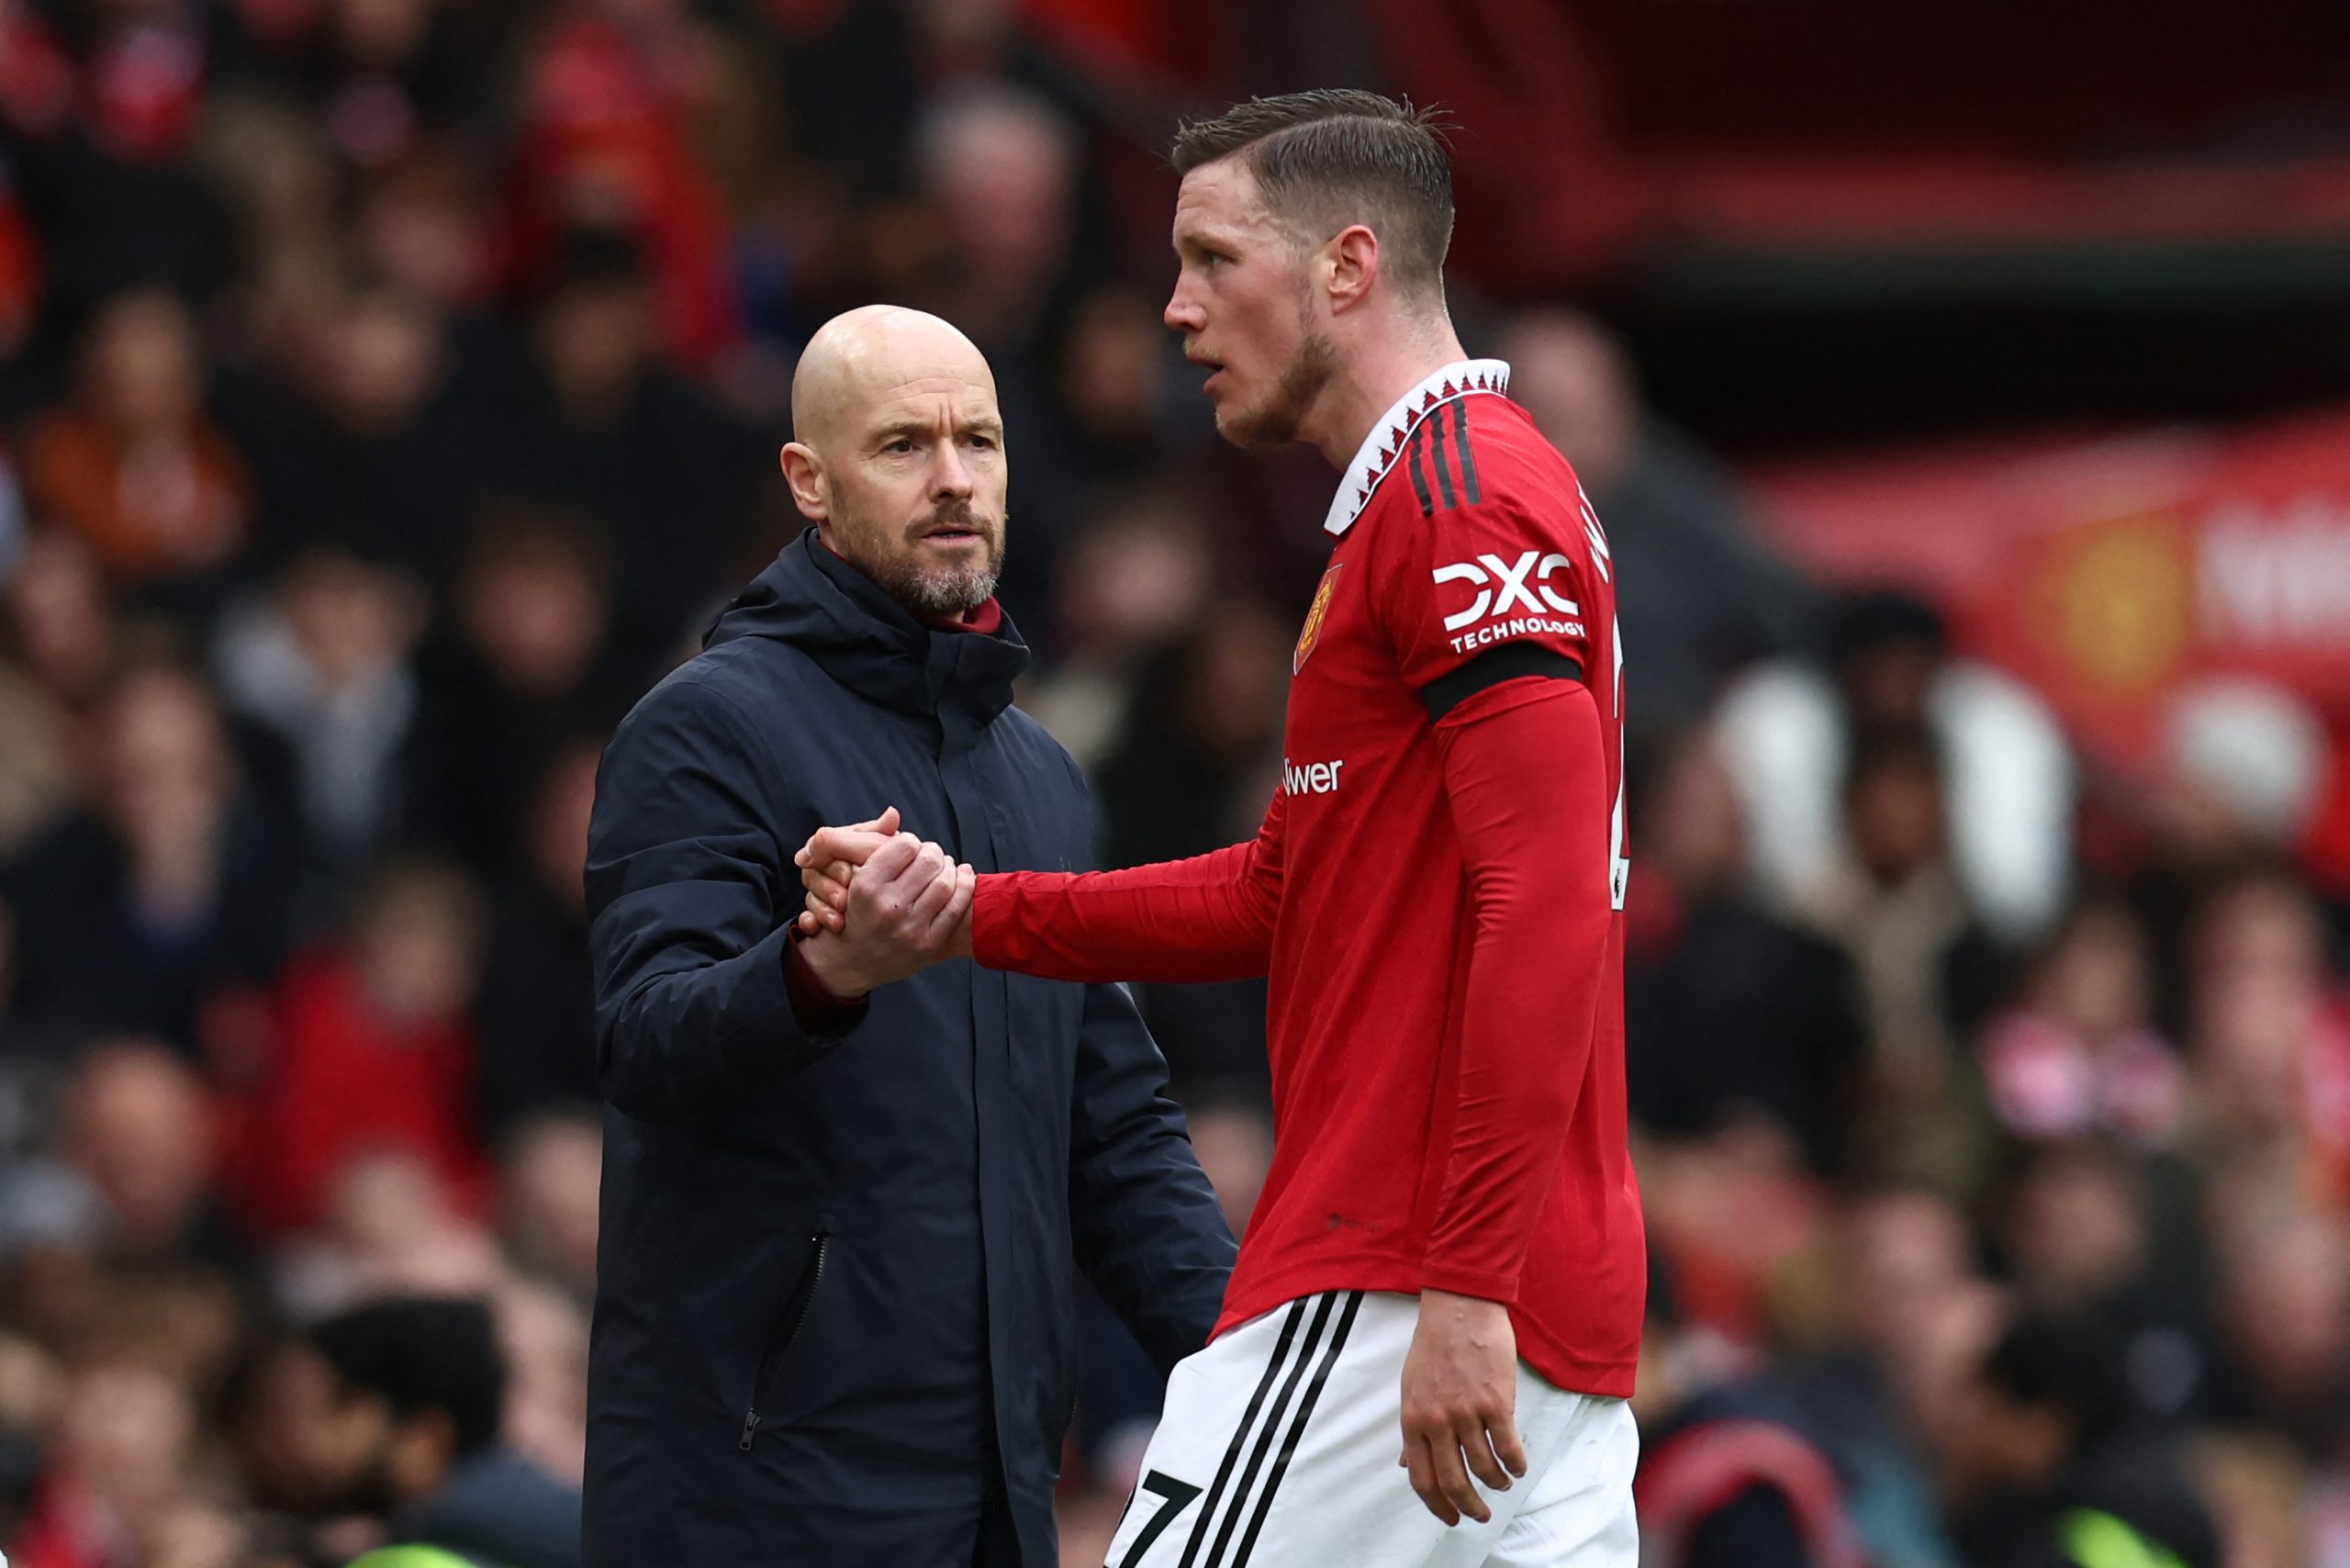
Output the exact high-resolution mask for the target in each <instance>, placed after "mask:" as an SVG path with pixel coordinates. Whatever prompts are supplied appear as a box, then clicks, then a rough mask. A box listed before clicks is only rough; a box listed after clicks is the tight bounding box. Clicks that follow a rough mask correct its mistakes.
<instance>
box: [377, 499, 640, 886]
mask: <svg viewBox="0 0 2350 1568" xmlns="http://www.w3.org/2000/svg"><path fill="white" fill-rule="evenodd" d="M451 598H452V600H453V602H452V603H451V604H450V605H449V610H450V611H451V613H450V615H449V617H448V624H447V625H446V626H444V627H443V628H442V630H441V632H440V633H439V634H438V635H436V636H435V637H434V638H433V639H432V641H431V643H429V644H427V646H426V648H425V651H424V655H423V656H422V658H421V660H420V676H421V680H422V690H421V693H420V697H421V708H422V711H421V715H420V722H419V724H418V726H417V729H416V731H415V733H414V735H413V738H412V739H411V741H410V744H409V745H408V756H407V761H406V768H407V784H406V788H407V793H408V801H407V814H408V827H409V830H410V831H411V832H412V833H413V834H416V835H417V836H419V837H420V838H422V839H424V840H425V841H426V842H429V843H431V844H435V845H438V846H442V847H444V848H446V849H447V850H448V851H449V852H450V853H452V854H453V855H455V856H456V857H458V858H460V859H461V860H463V861H464V863H465V864H466V865H467V866H468V867H470V868H472V869H474V870H475V871H476V873H478V874H479V875H482V876H485V877H498V876H504V875H507V874H509V873H510V872H513V871H516V870H518V869H525V868H532V867H534V866H535V863H536V857H535V854H534V851H533V849H532V846H531V844H530V843H529V841H528V838H527V836H526V834H527V831H528V829H529V827H530V824H531V823H534V822H535V821H536V819H535V818H534V817H532V815H531V814H530V810H531V806H532V796H533V794H534V793H535V792H537V791H538V790H540V789H541V788H542V785H543V780H544V779H545V778H547V775H548V769H549V768H550V767H552V766H554V762H555V760H556V758H557V756H558V755H559V753H560V752H561V750H562V748H563V747H564V745H565V743H566V742H568V741H570V740H572V739H573V738H575V737H576V736H578V735H581V734H601V733H603V732H604V731H605V730H607V729H608V728H609V725H610V719H611V716H612V713H613V711H615V709H616V707H617V706H619V705H620V701H621V698H620V693H621V691H622V690H623V689H624V688H625V686H626V685H627V683H626V682H625V681H623V680H621V679H619V678H617V677H616V675H615V672H614V671H612V670H611V668H610V645H609V644H608V642H607V638H606V633H607V631H608V629H609V627H610V623H611V619H612V602H611V586H610V565H609V562H608V560H607V558H606V553H605V551H604V549H603V547H602V545H601V543H600V541H599V539H598V537H597V534H596V531H595V529H594V527H593V525H592V524H591V523H590V522H589V521H588V520H587V519H585V518H582V517H580V516H577V515H576V514H573V513H569V512H565V511H563V510H555V509H549V508H543V507H537V506H532V505H529V504H525V503H509V504H504V505H501V506H499V507H498V508H496V509H494V510H491V511H490V512H489V513H488V514H487V515H486V516H485V517H484V518H483V519H482V521H481V526H480V528H479V530H478V532H476V534H475V536H474V538H473V540H472V542H471V543H469V545H468V546H467V548H466V551H465V553H464V558H463V560H462V562H461V563H460V565H459V566H458V570H457V574H456V577H455V581H454V582H453V585H452V593H451ZM583 853H584V852H583ZM567 875H568V876H569V877H570V879H571V880H572V881H574V882H576V881H577V880H578V868H577V866H576V865H575V866H574V867H573V868H571V870H570V871H569V872H568V873H567Z"/></svg>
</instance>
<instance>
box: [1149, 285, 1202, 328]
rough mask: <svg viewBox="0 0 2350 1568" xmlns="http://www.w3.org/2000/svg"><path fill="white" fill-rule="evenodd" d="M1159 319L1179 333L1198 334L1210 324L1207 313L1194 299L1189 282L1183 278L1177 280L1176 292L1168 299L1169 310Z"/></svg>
mask: <svg viewBox="0 0 2350 1568" xmlns="http://www.w3.org/2000/svg"><path fill="white" fill-rule="evenodd" d="M1159 319H1161V320H1163V321H1165V322H1166V323H1167V325H1168V326H1169V328H1171V329H1173V330H1176V331H1178V332H1196V331H1198V330H1201V329H1202V328H1203V327H1205V326H1206V325H1207V324H1208V323H1207V314H1206V312H1204V311H1203V310H1202V309H1201V308H1200V304H1199V301H1198V300H1197V299H1194V298H1193V297H1192V292H1191V289H1190V287H1189V280H1188V279H1187V278H1184V277H1181V276H1179V277H1177V278H1176V280H1175V292H1174V293H1172V294H1170V295H1169V296H1168V297H1167V309H1166V310H1165V312H1164V313H1163V314H1162V315H1161V316H1160V318H1159Z"/></svg>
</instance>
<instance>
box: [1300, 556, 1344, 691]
mask: <svg viewBox="0 0 2350 1568" xmlns="http://www.w3.org/2000/svg"><path fill="white" fill-rule="evenodd" d="M1345 565H1346V563H1345V562H1344V561H1341V562H1339V563H1338V565H1337V566H1333V567H1331V568H1330V569H1329V570H1328V571H1326V572H1325V573H1323V574H1322V586H1321V587H1320V588H1315V590H1314V608H1313V609H1311V610H1307V611H1306V612H1305V630H1304V631H1303V632H1300V633H1298V634H1297V652H1296V653H1295V654H1293V655H1291V657H1290V661H1289V672H1290V674H1292V675H1295V674H1297V673H1298V671H1300V670H1302V669H1304V667H1305V661H1306V660H1307V659H1308V658H1310V657H1311V656H1313V653H1314V644H1315V643H1316V642H1317V641H1319V640H1320V638H1321V636H1322V618H1323V617H1324V616H1326V615H1327V614H1329V613H1330V590H1331V589H1332V588H1336V587H1337V585H1338V571H1339V568H1340V567H1343V566H1345Z"/></svg>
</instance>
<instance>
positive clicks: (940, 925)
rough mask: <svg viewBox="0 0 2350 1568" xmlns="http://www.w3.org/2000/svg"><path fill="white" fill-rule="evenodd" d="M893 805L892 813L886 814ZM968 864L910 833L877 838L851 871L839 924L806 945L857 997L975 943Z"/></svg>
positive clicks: (838, 988)
mask: <svg viewBox="0 0 2350 1568" xmlns="http://www.w3.org/2000/svg"><path fill="white" fill-rule="evenodd" d="M887 815H888V813H885V820H886V818H887ZM972 885H973V878H972V872H971V868H969V867H968V866H960V865H957V864H956V862H955V860H954V858H953V857H950V856H949V855H948V854H947V853H946V851H945V850H943V849H941V848H939V846H936V845H935V844H925V843H923V841H922V840H921V839H918V838H916V837H915V836H914V835H913V834H910V833H899V834H890V836H889V837H888V838H886V839H883V840H882V841H881V842H880V843H879V844H878V845H877V846H874V847H873V848H872V850H871V853H870V854H869V855H868V856H867V858H866V859H865V861H864V863H863V864H862V865H861V866H859V867H858V868H856V875H855V876H853V877H852V878H850V879H849V885H848V888H847V890H846V897H845V901H844V908H843V910H842V912H841V913H842V916H843V918H842V922H841V924H840V927H839V928H838V929H837V930H829V931H824V932H822V933H819V934H818V935H813V936H811V937H810V938H809V939H808V941H807V942H806V943H804V944H803V945H802V947H801V951H802V952H803V953H804V954H805V955H806V956H807V959H808V968H809V969H810V970H811V972H812V973H813V974H814V975H815V977H816V979H817V980H818V981H819V982H820V983H822V986H823V988H824V989H825V990H826V991H831V992H832V993H833V994H834V996H837V997H839V998H841V999H842V1000H843V1001H854V1000H856V998H858V997H861V996H863V995H865V994H866V993H867V991H874V990H876V989H878V988H879V987H881V986H885V985H888V984H889V983H890V981H891V980H904V979H906V978H907V977H908V976H910V975H915V974H919V973H921V972H922V971H923V969H928V968H929V967H930V966H931V965H933V964H934V963H937V962H939V961H940V960H941V959H944V958H960V957H963V956H964V955H966V954H968V953H969V951H970V923H969V916H970V913H971V889H972Z"/></svg>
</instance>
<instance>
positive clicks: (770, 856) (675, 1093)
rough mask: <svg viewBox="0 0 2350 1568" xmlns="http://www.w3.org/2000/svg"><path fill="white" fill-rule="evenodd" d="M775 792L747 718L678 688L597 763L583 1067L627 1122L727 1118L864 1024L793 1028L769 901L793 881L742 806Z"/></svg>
mask: <svg viewBox="0 0 2350 1568" xmlns="http://www.w3.org/2000/svg"><path fill="white" fill-rule="evenodd" d="M774 777H776V768H775V766H774V763H773V761H772V759H771V758H769V757H768V756H767V754H766V752H765V749H764V748H763V747H761V746H759V745H758V743H757V742H756V740H755V737H754V734H753V732H752V731H751V729H750V726H749V721H748V719H747V718H746V716H744V714H742V713H741V712H740V711H738V710H737V709H736V708H735V707H734V706H733V703H732V702H731V701H730V700H728V699H727V698H725V697H724V696H722V694H720V693H719V692H718V691H717V690H715V689H713V688H711V687H710V686H707V685H705V684H702V683H700V682H697V681H692V680H677V681H672V682H670V683H669V684H668V685H666V686H664V687H662V688H660V689H657V690H656V691H655V692H654V693H653V695H651V696H650V697H648V698H647V699H646V700H644V702H643V704H642V705H640V706H639V707H638V709H637V711H635V712H633V713H632V714H631V715H630V716H629V718H628V720H627V722H624V723H623V724H622V725H621V729H620V731H619V733H618V734H615V735H614V736H613V737H612V743H611V745H610V747H608V748H607V749H606V751H605V754H604V762H603V767H602V768H601V769H600V770H599V774H598V776H597V781H596V809H595V815H594V817H593V819H592V820H591V823H590V825H589V828H588V870H587V888H588V918H589V926H588V946H589V949H590V952H591V954H592V956H593V958H594V962H595V969H596V1043H597V1064H598V1074H599V1079H600V1081H601V1082H602V1085H603V1090H604V1095H605V1098H606V1099H608V1100H610V1102H611V1103H612V1104H613V1105H615V1106H616V1107H618V1108H619V1109H620V1110H621V1111H623V1112H625V1113H627V1114H630V1115H632V1116H635V1117H638V1118H639V1119H641V1120H644V1121H651V1122H677V1121H686V1120H691V1119H693V1118H695V1117H697V1116H699V1115H703V1114H713V1113H716V1112H719V1111H722V1110H725V1109H727V1108H729V1107H731V1106H735V1105H739V1104H740V1103H741V1098H742V1096H743V1095H744V1094H745V1093H747V1092H755V1091H756V1090H757V1089H759V1088H761V1087H763V1086H767V1085H772V1084H774V1083H777V1082H779V1081H782V1080H783V1079H784V1078H786V1077H789V1075H790V1074H791V1073H793V1072H796V1071H798V1070H800V1068H802V1067H805V1066H806V1065H807V1064H808V1063H810V1062H811V1061H814V1060H816V1059H817V1058H820V1057H822V1055H823V1054H824V1053H825V1052H826V1051H827V1050H829V1049H830V1048H831V1047H832V1045H833V1043H834V1041H836V1040H838V1039H839V1038H840V1037H841V1036H843V1035H844V1034H845V1032H846V1030H847V1029H849V1028H851V1027H854V1026H855V1025H856V1023H857V1022H859V1021H861V1020H862V1018H863V1017H864V1009H863V1008H862V1007H859V1008H856V1009H855V1010H854V1011H853V1012H852V1014H849V1015H848V1016H846V1017H845V1018H843V1019H841V1020H840V1021H839V1022H838V1025H837V1026H836V1027H834V1028H831V1029H827V1030H824V1031H822V1032H821V1033H818V1034H810V1033H809V1032H808V1031H806V1030H804V1029H802V1028H801V1027H800V1024H799V1022H798V1020H797V1019H796V1018H795V1016H794V1015H793V1012H792V1007H791V996H790V987H789V981H788V978H787V975H786V971H785V958H786V952H787V947H788V946H789V941H790V926H789V923H788V921H787V920H786V918H785V914H784V913H783V912H779V911H778V909H777V908H776V907H775V903H774V901H773V899H772V898H771V897H770V890H773V889H775V888H778V887H789V886H792V885H795V883H796V878H794V877H793V876H790V875H788V873H789V871H790V855H789V851H788V850H786V849H784V848H783V847H782V846H781V845H780V844H779V843H778V839H777V836H776V834H774V833H773V832H772V831H770V828H769V826H768V825H767V824H768V823H769V821H770V817H769V812H768V811H767V808H766V806H765V805H764V804H763V803H762V802H761V801H759V800H758V799H757V798H756V792H757V789H758V786H757V783H756V781H757V780H760V779H763V778H774Z"/></svg>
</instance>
